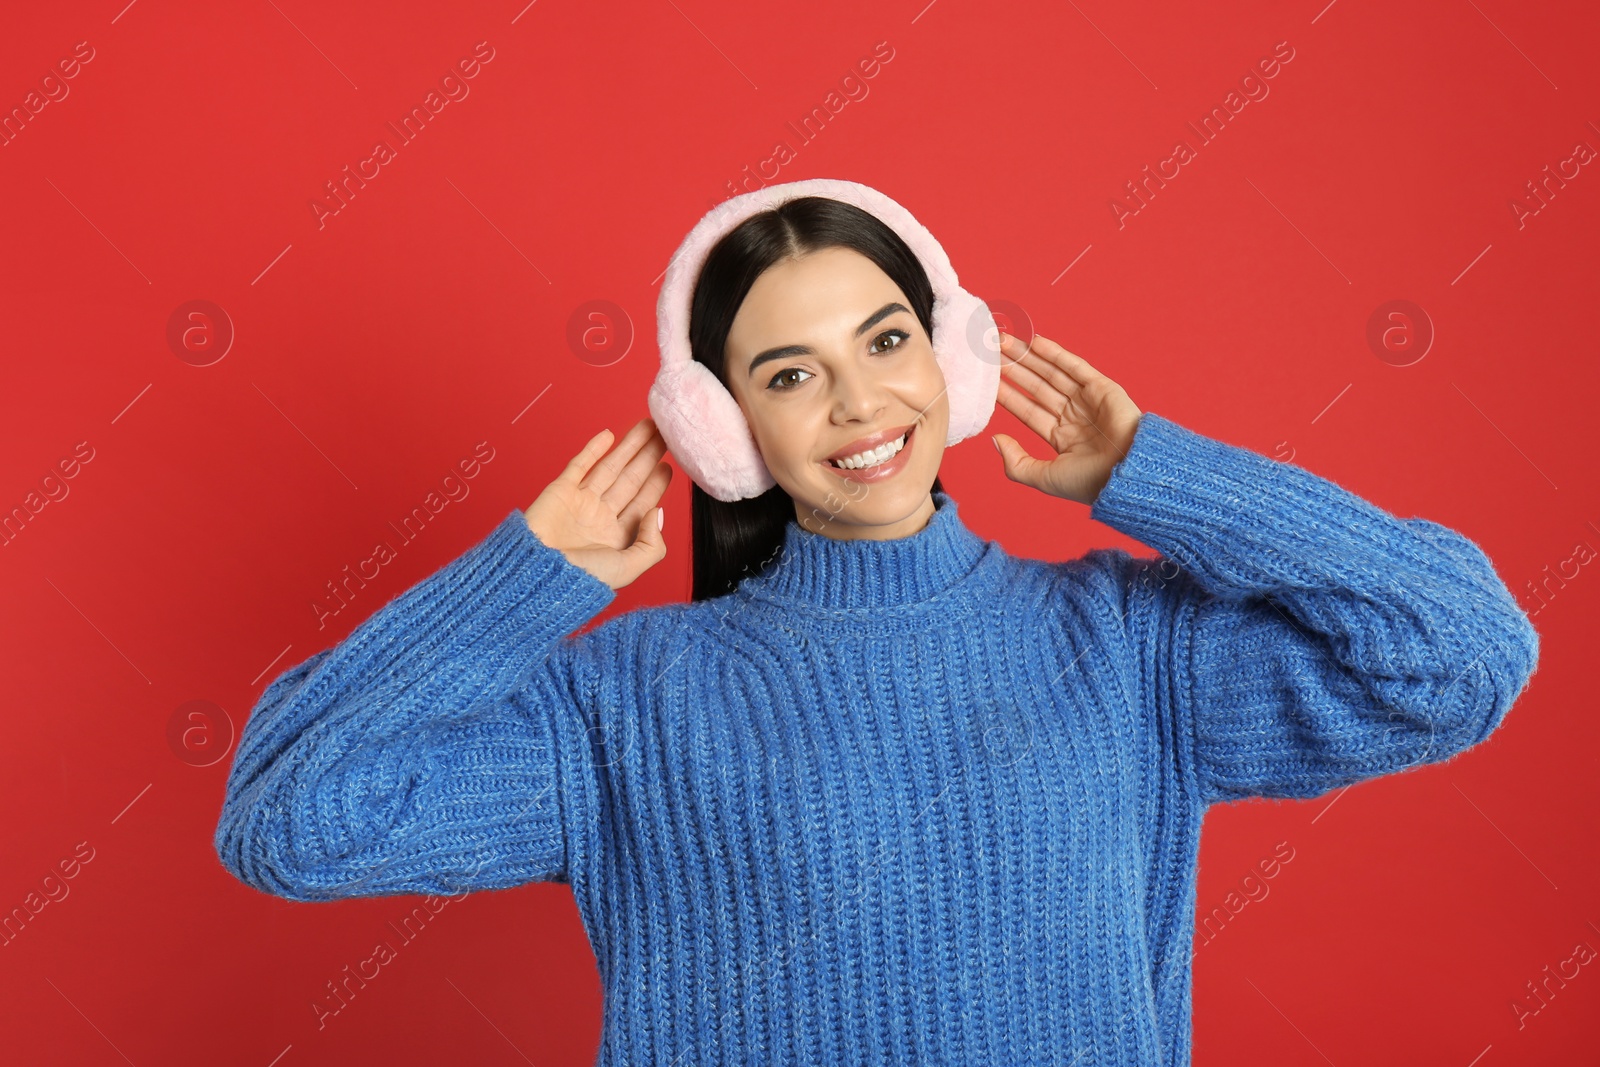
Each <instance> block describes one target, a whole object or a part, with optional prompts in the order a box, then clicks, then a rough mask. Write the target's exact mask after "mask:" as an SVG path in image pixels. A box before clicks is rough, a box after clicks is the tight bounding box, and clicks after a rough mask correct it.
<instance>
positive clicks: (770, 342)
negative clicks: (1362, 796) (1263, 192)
mask: <svg viewBox="0 0 1600 1067" xmlns="http://www.w3.org/2000/svg"><path fill="white" fill-rule="evenodd" d="M818 190H824V191H826V192H827V193H829V194H830V195H802V194H810V193H816V192H817V191H818ZM760 194H761V195H760V196H757V194H746V195H745V197H740V198H736V199H735V200H734V201H730V202H729V203H728V204H727V205H723V206H722V207H721V208H719V209H717V211H715V212H714V213H713V215H711V216H707V220H704V221H703V222H702V225H701V226H700V227H697V229H696V231H695V232H694V233H693V234H692V235H691V238H692V240H691V241H688V242H686V244H685V247H684V248H683V249H680V252H679V255H677V256H675V257H674V260H673V265H672V267H671V268H669V272H668V279H667V283H666V284H665V286H664V288H663V293H662V307H661V309H660V312H661V322H662V331H661V333H662V338H663V342H664V347H663V368H662V373H661V376H660V377H659V378H658V380H657V383H656V389H655V390H653V391H652V394H651V400H650V402H651V408H652V411H653V412H655V413H656V418H654V419H645V420H642V421H640V422H639V423H638V424H637V425H635V426H633V427H632V428H631V429H630V430H629V431H628V432H627V433H626V434H624V435H623V436H622V437H621V439H620V440H615V439H614V437H613V435H612V434H611V433H610V432H609V431H601V432H600V433H599V434H596V435H595V436H594V437H593V438H592V439H591V440H590V441H589V442H588V444H587V445H585V446H584V448H583V449H582V451H580V452H579V453H578V454H577V455H576V456H574V457H573V458H572V460H571V462H570V463H569V464H568V465H567V467H566V469H565V470H564V471H563V472H562V473H561V474H560V476H559V477H557V478H556V479H555V481H553V482H552V483H551V484H550V485H549V486H547V487H546V488H545V489H544V491H543V492H542V493H540V494H539V496H538V498H537V499H536V500H534V502H533V504H532V505H531V506H530V507H528V508H527V509H526V511H522V510H514V511H512V512H511V513H510V514H508V515H507V516H506V517H505V519H504V520H503V521H502V522H501V523H500V524H499V525H498V527H496V528H495V529H494V530H493V531H492V532H490V533H489V534H488V535H487V537H486V538H485V539H484V540H483V541H481V542H480V543H479V544H477V545H475V546H474V547H473V548H471V549H470V550H468V551H467V552H466V553H465V554H463V555H462V556H461V557H459V558H458V559H456V560H455V561H453V562H452V563H450V564H449V565H448V566H446V567H444V568H443V569H441V570H440V571H438V572H437V573H435V574H434V575H432V576H431V577H429V578H427V579H426V580H424V581H422V582H421V583H419V584H418V585H416V586H414V587H413V588H412V589H410V590H408V591H407V592H405V593H404V594H402V595H401V596H399V597H397V598H396V599H394V600H393V601H391V602H390V603H389V604H387V605H386V606H385V607H384V608H383V609H382V610H380V611H379V612H377V613H376V614H375V615H373V616H372V617H371V618H370V619H368V620H367V621H366V622H365V623H363V624H362V625H361V626H360V627H358V628H357V629H356V630H355V631H354V632H353V633H352V634H351V635H350V636H349V637H348V638H346V639H345V640H344V641H343V642H341V643H340V644H339V645H337V646H336V647H334V648H331V649H327V650H325V651H322V652H319V653H317V654H316V655H314V656H312V657H311V658H310V659H308V660H306V661H305V662H304V663H301V664H300V665H298V666H296V667H293V668H291V669H290V670H288V671H286V672H284V673H283V674H282V675H281V676H280V677H279V678H277V679H276V680H275V681H274V682H273V683H272V684H271V685H270V686H269V687H268V689H267V691H266V692H265V693H263V694H262V696H261V699H260V702H259V703H258V705H257V706H256V709H255V711H254V713H253V715H252V716H251V718H250V721H249V723H248V725H247V726H246V728H245V730H244V733H243V735H242V737H241V738H240V742H239V749H238V752H237V753H236V755H235V759H234V764H233V768H232V772H231V774H230V777H229V779H228V785H227V795H226V801H225V805H224V808H223V811H222V817H221V821H220V825H219V826H218V828H217V834H216V847H217V851H218V854H219V855H220V857H221V859H222V862H223V863H224V864H225V865H226V866H227V868H228V869H229V870H230V871H232V872H233V873H234V874H235V875H236V876H237V877H239V878H240V879H241V880H243V881H245V882H246V883H248V884H250V885H252V886H255V887H257V888H259V889H261V890H264V891H266V892H269V893H273V894H277V895H279V896H284V897H288V898H290V899H294V900H308V901H316V900H333V899H338V898H341V897H355V896H377V895H383V894H400V893H430V894H439V895H445V894H452V895H453V894H462V893H466V892H470V891H473V890H481V889H497V888H504V887H509V886H516V885H521V884H524V883H527V882H530V881H535V880H540V879H544V880H555V881H562V882H568V883H570V885H571V887H572V891H573V894H574V897H575V899H576V901H577V904H578V907H579V910H580V913H581V915H582V919H583V923H584V926H585V929H586V931H587V933H588V936H589V939H590V944H591V945H592V947H593V948H594V951H595V955H596V959H597V962H598V965H599V970H600V975H601V978H602V981H603V985H604V992H605V1000H604V1015H603V1019H604V1022H603V1027H602V1033H601V1042H600V1057H599V1060H600V1062H601V1063H602V1064H618V1065H621V1064H633V1063H646V1062H648V1063H662V1064H666V1063H671V1064H701V1065H706V1064H752V1063H784V1064H787V1063H845V1062H849V1063H872V1064H902V1063H911V1062H934V1063H1004V1064H1022V1063H1028V1064H1043V1063H1059V1064H1085V1063H1094V1064H1098V1065H1105V1064H1139V1065H1149V1064H1158V1063H1160V1064H1167V1065H1176V1064H1185V1063H1187V1062H1188V1059H1189V1047H1190V1046H1189V1035H1190V964H1191V953H1192V946H1191V938H1192V936H1193V925H1194V888H1195V867H1196V858H1197V855H1198V849H1199V839H1200V826H1201V821H1202V817H1203V815H1204V813H1205V811H1206V809H1207V807H1208V806H1209V805H1210V804H1213V803H1217V802H1222V801H1228V800H1232V799H1236V798H1241V797H1251V796H1267V797H1299V798H1307V797H1313V796H1316V795H1318V794H1321V793H1324V792H1327V791H1329V790H1331V789H1334V788H1336V787H1339V786H1343V785H1348V784H1350V783H1353V782H1357V781H1360V780H1363V779H1367V778H1371V777H1374V776H1376V775H1381V774H1386V773H1392V772H1395V771H1399V770H1402V769H1404V768H1407V767H1412V766H1416V765H1418V764H1422V763H1427V762H1436V761H1442V760H1445V759H1448V758H1449V757H1451V756H1452V755H1454V754H1456V753H1460V752H1463V751H1465V750H1467V749H1469V748H1471V747H1473V746H1474V745H1476V744H1477V743H1479V742H1480V741H1482V740H1483V739H1484V738H1485V737H1486V736H1487V735H1488V734H1489V732H1490V731H1491V730H1493V729H1494V728H1495V727H1496V726H1497V725H1498V724H1499V723H1500V722H1501V720H1502V719H1503V718H1504V716H1505V714H1506V713H1507V711H1508V710H1509V709H1510V707H1511V705H1512V703H1513V701H1514V700H1515V699H1516V697H1517V695H1518V694H1519V693H1520V692H1521V690H1522V688H1523V687H1524V685H1525V684H1526V683H1527V681H1528V679H1529V676H1530V675H1531V674H1532V672H1533V670H1534V667H1535V664H1536V662H1537V657H1538V635H1537V633H1536V632H1535V631H1534V629H1533V628H1532V626H1531V625H1530V624H1529V622H1528V620H1527V618H1526V616H1525V615H1524V614H1523V613H1522V612H1521V611H1520V610H1519V608H1518V607H1517V605H1516V603H1515V602H1514V600H1513V599H1512V597H1511V594H1510V592H1509V591H1508V590H1507V589H1506V588H1505V586H1504V584H1503V583H1502V582H1501V580H1500V579H1499V578H1498V576H1497V575H1496V573H1495V570H1494V568H1493V566H1492V565H1491V563H1490V562H1489V560H1488V559H1487V558H1486V557H1485V555H1484V554H1483V552H1482V551H1481V550H1479V548H1478V547H1477V546H1476V545H1475V544H1474V543H1473V542H1472V541H1470V540H1469V539H1468V538H1466V537H1464V536H1462V535H1461V534H1458V533H1456V532H1454V531H1452V530H1450V529H1448V528H1446V527H1444V526H1441V525H1438V524H1436V523H1433V522H1430V521H1428V520H1425V519H1420V518H1411V519H1400V518H1396V517H1395V516H1393V515H1390V514H1389V513H1387V512H1385V511H1383V510H1381V509H1379V508H1377V507H1375V506H1374V505H1372V504H1370V503H1368V502H1366V501H1364V500H1362V499H1361V498H1359V497H1357V496H1355V495H1353V494H1351V493H1349V492H1347V491H1346V490H1344V489H1342V488H1340V487H1339V486H1337V485H1335V484H1333V483H1332V482H1330V481H1327V480H1325V479H1322V478H1319V477H1317V476H1316V475H1313V474H1311V473H1309V472H1307V471H1306V470H1304V469H1302V468H1299V467H1296V466H1293V465H1291V464H1286V463H1279V462H1274V461H1272V460H1269V459H1267V458H1265V457H1263V456H1260V455H1258V454H1256V453H1254V452H1251V451H1247V450H1245V449H1242V448H1238V447H1235V446H1232V445H1228V444H1225V443H1222V442H1220V441H1216V440H1213V439H1211V438H1208V437H1204V436H1202V435H1200V434H1197V433H1195V432H1193V431H1191V430H1188V429H1186V428H1184V427H1182V426H1180V425H1179V424H1178V423H1176V422H1174V421H1171V420H1169V419H1167V418H1164V417H1162V416H1160V415H1157V414H1154V413H1149V412H1143V413H1142V412H1141V411H1140V410H1139V409H1138V408H1137V407H1136V406H1135V405H1134V404H1133V402H1132V401H1131V400H1130V399H1129V397H1128V395H1127V393H1126V392H1125V391H1124V390H1123V389H1122V388H1121V387H1119V386H1118V385H1117V384H1116V383H1115V382H1113V381H1111V380H1110V379H1109V378H1107V377H1106V376H1105V375H1103V374H1101V373H1100V372H1098V371H1097V370H1095V369H1094V368H1093V367H1091V366H1090V365H1089V364H1088V363H1087V362H1086V361H1085V360H1083V359H1081V358H1079V357H1078V356H1075V355H1073V354H1072V353H1070V352H1068V351H1066V350H1065V349H1063V348H1062V347H1061V346H1059V345H1057V344H1055V343H1054V342H1051V341H1049V340H1046V339H1044V338H1042V337H1037V338H1034V339H1033V340H1032V341H1031V343H1027V344H1024V343H1023V342H1022V341H1021V340H1019V339H1017V338H1012V337H1006V338H1004V340H1003V345H1002V349H1001V352H1002V353H1003V357H1004V358H1003V359H1001V358H999V357H998V356H996V357H993V358H992V359H991V361H990V362H988V363H984V359H985V354H984V351H983V350H982V349H981V347H979V346H977V345H976V344H974V343H972V342H971V337H972V336H975V335H974V334H973V333H972V328H973V327H974V325H975V324H976V325H978V326H981V325H982V324H983V322H984V321H985V320H988V315H987V311H986V309H983V307H982V305H981V303H978V302H975V300H973V299H971V298H970V297H969V295H968V294H965V291H964V290H961V289H960V288H959V286H957V285H956V283H955V277H954V274H953V272H951V271H950V270H949V268H948V262H947V261H944V260H943V256H942V253H941V252H939V251H938V249H937V245H936V244H934V243H932V242H931V237H930V236H929V235H927V233H926V231H924V230H921V228H920V227H919V226H917V224H916V223H915V221H914V220H911V218H910V216H909V215H908V214H906V213H904V211H903V209H901V208H899V206H898V205H896V204H894V203H893V202H892V201H889V200H888V199H887V198H886V197H883V196H882V194H880V193H877V192H876V191H875V190H869V189H867V188H866V187H864V186H858V185H855V184H854V183H847V182H832V181H822V180H816V181H813V182H802V183H795V184H794V185H793V186H779V187H773V188H769V189H766V190H761V191H760ZM752 197H753V198H754V199H750V198H752ZM862 205H867V206H869V207H871V208H873V209H874V210H867V208H866V207H863V206H862ZM989 322H990V324H991V325H992V320H989ZM981 332H982V331H981V330H979V331H978V333H980V334H981ZM1002 363H1003V365H1004V367H1003V374H1002V373H1001V371H1000V364H1002ZM996 401H998V403H1000V404H1001V405H1003V406H1004V407H1005V408H1006V409H1007V410H1008V411H1010V412H1012V413H1013V414H1014V415H1016V416H1017V418H1018V419H1019V420H1020V421H1021V422H1022V423H1023V424H1024V425H1025V426H1027V427H1028V428H1029V429H1031V430H1032V431H1034V432H1035V433H1036V434H1038V435H1039V437H1040V438H1041V439H1042V440H1043V441H1044V442H1045V443H1046V444H1047V445H1048V446H1049V448H1050V451H1051V455H1050V457H1049V458H1048V459H1036V458H1033V457H1030V456H1029V455H1028V454H1027V452H1026V451H1025V449H1024V448H1023V447H1022V446H1021V445H1020V444H1019V443H1018V442H1016V441H1014V440H1012V439H1011V438H1008V437H1005V436H1003V435H997V436H996V438H995V443H996V446H997V447H998V448H999V449H1000V452H1001V455H1002V458H1003V465H1004V470H1005V474H1006V476H1007V477H1009V478H1011V479H1012V480H1014V481H1017V482H1019V483H1022V484H1025V485H1028V486H1031V487H1032V488H1034V489H1036V490H1038V491H1039V492H1040V493H1042V494H1045V495H1048V496H1052V497H1058V498H1061V499H1064V500H1070V501H1076V502H1078V503H1080V504H1085V505H1087V506H1089V508H1090V512H1089V514H1090V515H1091V516H1093V517H1094V518H1096V519H1098V520H1100V521H1102V522H1104V523H1106V524H1108V525H1110V526H1112V527H1114V528H1116V529H1118V530H1121V531H1123V532H1124V533H1126V534H1128V535H1129V536H1131V537H1134V538H1136V539H1137V540H1139V541H1141V542H1143V543H1144V544H1146V545H1149V546H1151V547H1153V548H1155V549H1156V550H1157V551H1158V552H1159V553H1160V554H1159V555H1158V556H1157V557H1156V558H1155V559H1153V560H1146V559H1140V558H1136V557H1133V556H1131V555H1129V554H1128V553H1126V552H1124V551H1121V550H1118V549H1096V550H1093V551H1091V552H1089V553H1088V554H1086V555H1084V556H1082V557H1080V558H1077V559H1074V560H1070V561H1067V562H1062V563H1056V562H1045V561H1040V560H1032V559H1025V558H1018V557H1013V556H1010V555H1008V554H1007V553H1006V552H1005V551H1004V550H1003V549H1002V548H1001V546H1000V545H999V544H998V543H996V542H994V541H986V540H983V539H981V538H979V537H977V536H976V535H975V534H973V533H972V532H971V531H970V530H969V529H968V528H967V526H966V525H965V524H964V522H963V519H962V517H961V514H960V511H959V508H958V506H957V502H956V501H955V500H953V499H952V498H951V497H949V496H948V495H947V494H945V493H944V491H943V490H942V488H941V487H940V483H939V481H938V471H939V463H940V460H941V457H942V454H943V450H944V448H945V446H946V445H947V444H950V443H953V441H954V440H958V439H960V438H961V437H962V436H969V435H971V434H972V433H975V432H976V431H977V430H979V429H981V428H982V426H983V424H984V423H985V422H986V421H987V419H988V415H989V414H990V411H991V410H992V407H993V404H994V403H995V402H996ZM986 405H987V406H986ZM658 423H659V424H660V426H659V429H658V425H657V424H658ZM669 445H670V447H671V451H672V453H673V456H674V458H675V459H676V460H678V461H679V463H680V465H682V466H683V467H684V468H685V469H687V470H688V471H689V472H690V473H691V475H692V476H693V477H694V480H695V484H694V486H693V487H692V490H691V491H692V496H693V515H692V520H693V526H694V530H693V533H694V545H693V548H694V554H693V555H694V558H693V565H694V596H693V600H692V601H691V602H690V603H687V604H671V605H665V606H661V607H654V608H647V609H638V610H635V611H631V612H627V613H625V614H621V615H618V616H616V617H613V618H612V619H609V620H607V621H606V622H604V623H603V624H601V625H599V626H596V627H594V628H592V629H590V630H589V631H587V632H585V633H584V634H582V635H578V636H574V634H575V631H577V630H579V629H580V628H581V627H582V626H583V625H584V624H585V623H586V622H588V621H589V620H591V619H593V618H594V617H595V616H596V615H597V614H598V613H599V612H600V611H601V610H602V609H603V608H605V607H606V606H607V605H608V604H610V603H611V601H612V600H613V599H614V597H615V590H616V589H618V588H621V587H622V586H626V585H627V584H629V583H630V582H632V581H633V580H634V579H636V578H637V577H638V576H639V575H640V574H642V573H643V572H644V571H645V570H647V569H648V568H649V567H651V566H653V565H655V564H656V563H658V562H660V561H661V559H663V558H664V556H665V554H666V545H665V541H664V538H663V536H662V532H661V531H662V517H661V516H662V512H661V510H660V508H659V507H658V505H659V502H660V500H661V497H662V494H663V493H664V491H665V490H666V488H667V486H668V484H669V482H670V479H671V476H672V468H671V467H669V466H667V465H666V463H665V462H663V456H664V454H665V453H666V451H667V450H668V447H669ZM1040 503H1041V507H1053V506H1055V505H1053V504H1049V505H1047V504H1045V502H1044V501H1042V500H1041V502H1040Z"/></svg>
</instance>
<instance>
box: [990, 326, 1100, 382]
mask: <svg viewBox="0 0 1600 1067" xmlns="http://www.w3.org/2000/svg"><path fill="white" fill-rule="evenodd" d="M1046 344H1054V342H1052V341H1049V340H1048V339H1046V338H1043V337H1035V338H1034V339H1033V340H1032V341H1031V342H1030V343H1029V344H1028V345H1024V344H1023V343H1022V342H1021V341H1018V340H1017V339H1016V338H1012V340H1011V345H1010V346H1009V347H1008V348H1004V349H1002V353H1003V354H1004V355H1005V356H1007V357H1008V358H1009V362H1008V363H1006V364H1003V366H1006V367H1009V368H1010V369H1011V370H1013V371H1017V372H1023V371H1026V372H1027V373H1029V374H1031V375H1032V376H1033V377H1034V378H1036V379H1038V380H1040V381H1044V382H1048V383H1049V384H1050V386H1051V388H1053V389H1054V390H1055V392H1057V393H1060V394H1061V395H1062V396H1071V395H1072V394H1074V393H1076V392H1077V391H1078V390H1080V389H1082V388H1083V387H1084V385H1085V384H1087V383H1085V382H1080V381H1079V380H1078V379H1076V378H1074V377H1073V376H1072V375H1071V374H1069V373H1067V371H1066V370H1064V369H1063V368H1062V367H1061V366H1060V365H1058V364H1057V363H1056V362H1054V361H1052V360H1050V359H1046V358H1045V356H1044V355H1042V354H1041V352H1040V348H1041V347H1042V346H1044V345H1046ZM1055 347H1056V348H1057V349H1058V350H1060V351H1062V352H1066V349H1064V348H1061V346H1060V345H1056V346H1055ZM1067 354H1068V355H1071V353H1070V352H1069V353H1067ZM1074 358H1076V357H1074Z"/></svg>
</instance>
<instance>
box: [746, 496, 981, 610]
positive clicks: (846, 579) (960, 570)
mask: <svg viewBox="0 0 1600 1067" xmlns="http://www.w3.org/2000/svg"><path fill="white" fill-rule="evenodd" d="M929 503H930V504H931V505H932V507H933V511H932V514H931V515H930V516H929V518H928V520H927V522H926V523H925V524H924V525H923V526H922V527H921V528H920V529H918V530H916V532H914V533H911V534H908V535H906V536H904V537H890V538H849V539H845V538H835V537H828V536H826V535H824V534H819V533H814V532H812V531H810V530H807V529H804V528H803V527H801V525H800V523H799V521H798V518H796V519H791V520H789V522H788V523H787V524H786V525H785V527H784V540H783V544H782V547H781V548H780V550H779V552H778V554H777V556H776V557H775V559H774V560H773V562H772V563H771V564H770V565H769V566H768V567H767V569H766V570H765V571H763V572H762V573H761V574H759V575H757V576H755V577H753V578H750V579H748V580H746V581H745V582H744V583H742V585H741V587H740V588H741V589H742V590H744V591H745V592H747V593H749V594H750V595H752V596H757V597H760V598H762V599H765V600H772V601H778V602H790V603H794V604H796V605H797V606H801V605H804V606H811V607H818V608H824V609H829V610H850V609H872V608H885V607H893V606H897V605H905V604H915V603H919V602H921V601H925V600H929V599H932V598H933V597H936V596H938V595H939V594H941V593H944V592H945V591H947V590H949V589H950V588H951V587H952V586H954V585H956V584H958V583H959V582H960V581H961V580H962V579H963V578H965V577H967V576H968V575H969V574H971V573H972V571H973V569H974V568H975V567H976V566H977V565H978V562H979V560H980V559H981V558H982V557H983V555H984V553H985V551H986V549H987V542H985V541H984V540H983V539H981V538H979V537H978V536H977V535H976V534H974V533H973V532H972V531H971V530H969V529H967V527H966V526H965V524H963V523H962V521H961V517H960V514H959V509H958V507H957V504H956V501H954V500H952V499H951V498H950V497H949V496H948V495H947V494H945V493H942V492H936V493H933V494H931V496H930V499H929Z"/></svg>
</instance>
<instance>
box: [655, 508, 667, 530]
mask: <svg viewBox="0 0 1600 1067" xmlns="http://www.w3.org/2000/svg"><path fill="white" fill-rule="evenodd" d="M666 528H667V509H666V508H656V529H658V530H665V529H666Z"/></svg>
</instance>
